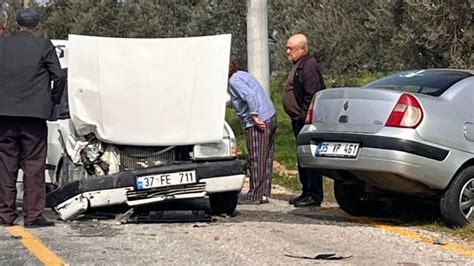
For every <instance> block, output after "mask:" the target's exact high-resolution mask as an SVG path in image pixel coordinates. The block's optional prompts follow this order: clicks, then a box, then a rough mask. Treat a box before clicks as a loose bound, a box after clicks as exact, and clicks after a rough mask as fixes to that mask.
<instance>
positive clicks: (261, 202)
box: [260, 196, 270, 204]
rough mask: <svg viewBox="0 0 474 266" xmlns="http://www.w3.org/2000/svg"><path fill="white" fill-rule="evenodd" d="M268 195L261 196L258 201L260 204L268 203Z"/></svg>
mask: <svg viewBox="0 0 474 266" xmlns="http://www.w3.org/2000/svg"><path fill="white" fill-rule="evenodd" d="M268 198H269V197H267V196H263V197H262V200H261V201H260V204H268V203H270V200H269V199H268Z"/></svg>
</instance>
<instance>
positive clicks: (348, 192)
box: [334, 180, 387, 216]
mask: <svg viewBox="0 0 474 266" xmlns="http://www.w3.org/2000/svg"><path fill="white" fill-rule="evenodd" d="M334 196H335V198H336V201H337V203H338V204H339V207H341V209H342V210H343V211H345V212H347V213H348V214H350V215H354V216H364V215H369V216H370V215H377V214H380V213H381V212H382V209H383V208H385V206H386V205H387V203H386V202H383V201H376V200H373V199H369V198H368V197H366V196H367V195H366V193H365V192H364V191H363V190H362V188H361V186H360V185H352V184H351V185H346V184H344V183H343V182H341V181H338V180H335V181H334Z"/></svg>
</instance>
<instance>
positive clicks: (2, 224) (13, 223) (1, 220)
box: [0, 217, 18, 226]
mask: <svg viewBox="0 0 474 266" xmlns="http://www.w3.org/2000/svg"><path fill="white" fill-rule="evenodd" d="M16 219H18V217H15V218H14V219H13V220H12V221H11V222H7V221H5V220H3V218H0V226H13V225H16V223H15V220H16Z"/></svg>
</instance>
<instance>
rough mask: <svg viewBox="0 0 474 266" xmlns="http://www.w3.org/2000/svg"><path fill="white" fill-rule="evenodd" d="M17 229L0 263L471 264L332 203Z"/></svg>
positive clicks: (6, 235) (2, 232) (5, 235)
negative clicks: (176, 219) (179, 219)
mask: <svg viewBox="0 0 474 266" xmlns="http://www.w3.org/2000/svg"><path fill="white" fill-rule="evenodd" d="M48 215H49V216H50V217H51V216H52V214H51V213H49V214H48ZM188 217H193V216H190V215H189V216H188ZM16 228H17V229H18V230H20V231H22V232H26V233H28V232H31V233H32V234H33V237H34V239H29V238H30V237H28V236H25V235H24V234H23V235H21V236H17V237H14V236H13V235H15V233H12V231H14V230H13V229H12V227H9V228H5V227H0V265H37V264H41V263H42V262H43V263H44V262H45V260H46V259H45V257H49V258H51V257H52V255H50V254H49V253H47V252H45V251H44V249H46V250H47V251H49V252H51V253H52V254H54V255H56V256H57V258H58V259H59V260H60V261H62V262H65V263H66V264H70V265H91V264H98V265H110V264H114V265H130V264H132V265H156V264H160V265H163V264H165V265H170V264H172V265H190V264H192V265H196V264H197V265H203V264H205V265H262V264H265V265H268V264H272V265H299V264H319V263H324V264H377V265H380V264H388V265H400V264H401V265H418V264H422V265H433V264H463V265H466V264H467V265H474V259H473V258H474V257H472V256H469V254H472V250H471V251H469V250H467V252H468V253H469V252H471V253H469V254H468V255H462V254H461V253H460V252H456V250H454V251H453V249H447V248H446V246H445V245H437V244H434V243H430V242H429V241H426V240H420V239H417V238H416V237H414V236H413V235H409V234H405V233H399V232H398V233H397V230H390V229H387V228H384V227H380V226H375V225H374V224H371V225H369V224H367V223H365V222H361V221H351V220H348V219H347V218H346V217H344V216H342V215H341V214H340V212H339V211H338V210H337V208H335V207H331V206H323V208H306V209H296V208H294V207H292V206H289V205H288V204H287V203H286V202H285V201H280V200H274V199H272V200H271V202H270V204H264V205H258V206H255V205H239V206H238V211H237V215H236V216H235V217H213V222H187V223H140V224H133V223H131V224H118V223H117V222H116V221H115V220H113V219H105V220H102V219H89V218H87V219H81V220H79V221H73V222H58V223H57V225H56V226H55V227H50V228H38V229H28V230H26V229H24V228H22V227H20V226H18V227H16ZM402 231H403V230H402ZM28 239H29V240H30V241H29V242H28V241H27V240H28ZM41 245H44V246H43V250H41V248H38V246H41ZM35 249H36V251H35ZM38 250H39V251H38ZM464 251H466V250H464ZM318 255H319V256H318ZM325 255H327V256H326V257H328V258H329V259H330V260H328V259H327V258H326V259H324V257H325ZM316 258H319V259H316Z"/></svg>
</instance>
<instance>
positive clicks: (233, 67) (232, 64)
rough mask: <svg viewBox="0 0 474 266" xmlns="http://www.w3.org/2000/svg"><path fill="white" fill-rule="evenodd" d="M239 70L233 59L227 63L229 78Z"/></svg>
mask: <svg viewBox="0 0 474 266" xmlns="http://www.w3.org/2000/svg"><path fill="white" fill-rule="evenodd" d="M237 70H239V65H238V64H237V62H236V61H235V60H234V59H231V60H230V62H229V78H230V77H231V76H232V75H233V74H234V73H235V72H237Z"/></svg>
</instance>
